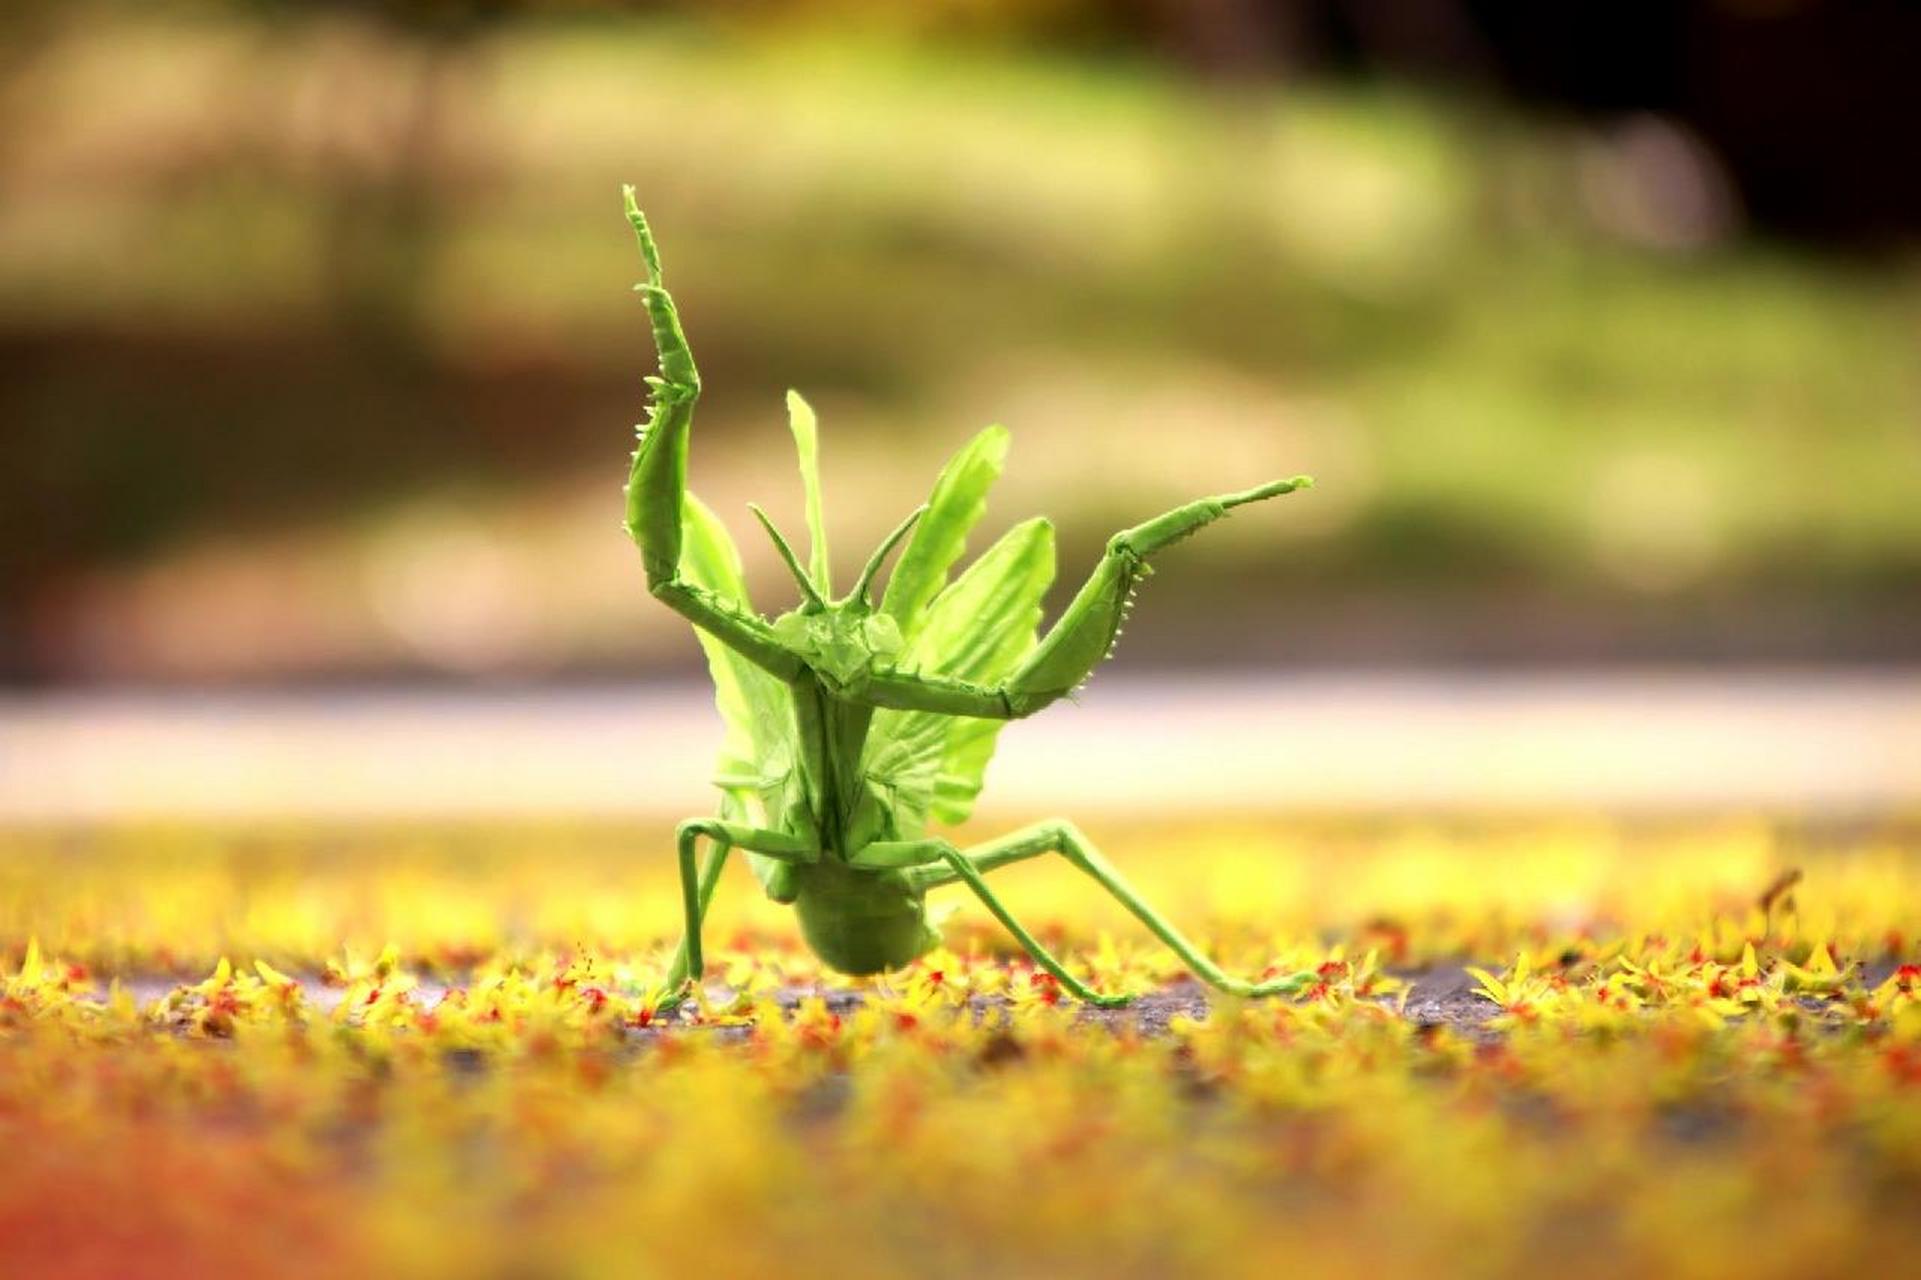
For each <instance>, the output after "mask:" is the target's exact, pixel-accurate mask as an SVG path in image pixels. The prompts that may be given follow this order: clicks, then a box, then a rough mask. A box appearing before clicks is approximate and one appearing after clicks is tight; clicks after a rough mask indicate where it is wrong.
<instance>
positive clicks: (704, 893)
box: [656, 818, 820, 1010]
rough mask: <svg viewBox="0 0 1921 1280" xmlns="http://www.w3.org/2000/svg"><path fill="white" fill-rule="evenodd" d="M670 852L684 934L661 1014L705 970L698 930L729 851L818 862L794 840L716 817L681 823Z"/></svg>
mask: <svg viewBox="0 0 1921 1280" xmlns="http://www.w3.org/2000/svg"><path fill="white" fill-rule="evenodd" d="M702 836H706V837H707V839H708V840H709V841H710V842H711V843H712V845H713V847H712V848H711V849H710V850H709V851H708V854H707V864H706V866H704V867H701V868H700V869H699V871H698V872H696V870H695V866H694V854H695V851H696V849H697V848H698V846H699V843H700V838H701V837H702ZM674 847H675V853H676V854H677V856H678V858H679V862H680V900H681V911H682V915H683V920H684V927H685V932H684V933H683V934H682V935H681V940H680V946H679V948H678V949H677V950H676V951H675V952H674V960H673V963H672V964H671V965H670V966H669V967H668V970H667V979H666V981H665V982H664V983H663V984H662V993H663V994H662V997H661V1000H660V1001H659V1003H658V1005H657V1006H656V1008H658V1009H661V1010H666V1009H671V1008H673V1007H674V1006H675V1005H678V1004H679V1003H680V1002H681V1000H682V999H683V998H684V996H685V988H686V987H687V986H688V984H689V983H693V982H699V981H700V979H701V976H702V975H703V974H704V973H706V971H707V962H706V957H705V956H704V955H703V954H702V951H701V941H700V931H701V925H702V923H703V922H704V921H705V920H706V918H707V907H708V905H709V904H710V903H711V902H712V901H713V900H714V890H715V888H716V887H717V886H718V885H719V884H720V873H721V871H722V870H723V869H724V868H725V866H726V864H727V854H728V851H729V850H731V849H734V848H741V849H747V850H749V851H751V852H754V853H759V854H765V855H766V856H767V857H770V858H774V859H777V860H779V861H782V862H815V861H818V860H819V858H820V851H819V850H818V849H816V848H814V846H813V845H811V844H810V843H808V842H807V841H805V840H802V839H800V838H799V837H797V836H790V835H786V834H783V833H782V832H779V831H765V830H762V829H761V828H759V827H750V826H746V825H744V824H742V823H738V822H723V821H721V820H719V819H717V818H689V819H688V820H687V821H685V822H683V823H681V824H680V826H679V827H678V828H677V829H676V830H675V832H674Z"/></svg>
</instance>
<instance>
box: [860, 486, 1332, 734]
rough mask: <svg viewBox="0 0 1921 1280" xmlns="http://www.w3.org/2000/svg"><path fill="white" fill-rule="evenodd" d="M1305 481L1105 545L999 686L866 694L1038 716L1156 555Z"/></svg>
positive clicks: (912, 703)
mask: <svg viewBox="0 0 1921 1280" xmlns="http://www.w3.org/2000/svg"><path fill="white" fill-rule="evenodd" d="M1312 483H1313V481H1312V480H1311V479H1309V478H1308V477H1307V476H1295V477H1293V478H1292V479H1288V480H1276V481H1274V482H1273V483H1272V484H1264V485H1261V486H1260V487H1259V488H1255V489H1248V490H1245V491H1243V492H1241V493H1226V494H1221V495H1220V496H1218V497H1213V498H1201V499H1199V500H1198V501H1195V502H1190V503H1188V504H1186V505H1185V506H1180V507H1176V508H1174V509H1173V510H1172V511H1169V512H1167V513H1165V514H1164V515H1159V516H1156V517H1155V518H1154V519H1152V520H1149V521H1147V522H1146V523H1144V524H1138V525H1135V526H1134V527H1133V528H1131V529H1123V530H1121V532H1119V533H1117V534H1115V535H1114V536H1113V537H1112V538H1110V539H1108V542H1107V551H1106V554H1104V555H1103V556H1102V557H1101V560H1100V563H1099V564H1097V565H1096V566H1094V572H1093V573H1092V574H1091V575H1089V577H1088V579H1087V582H1086V583H1085V584H1084V585H1083V586H1082V587H1081V589H1080V591H1079V592H1078V593H1077V594H1076V595H1075V596H1074V599H1073V601H1072V602H1071V603H1070V604H1069V605H1068V606H1067V609H1066V611H1065V612H1063V613H1062V614H1061V616H1060V619H1059V620H1058V621H1057V622H1055V624H1054V625H1053V626H1052V627H1051V628H1049V630H1048V632H1047V634H1046V635H1045V636H1043V637H1041V641H1040V643H1039V644H1038V645H1036V646H1035V648H1034V651H1033V652H1032V653H1031V654H1029V655H1028V656H1027V658H1026V659H1025V660H1023V661H1022V663H1021V664H1020V666H1018V667H1016V668H1015V669H1014V672H1013V674H1011V675H1010V676H1008V677H1007V678H1006V679H1005V680H1003V681H1002V682H1001V683H999V684H997V685H975V684H969V683H967V682H966V681H961V680H951V679H946V678H943V677H939V676H926V675H920V674H918V673H914V672H905V671H902V672H882V673H879V674H876V675H875V676H873V677H872V678H871V680H870V681H869V683H868V685H867V687H866V696H867V698H868V700H870V701H871V702H873V703H874V704H875V705H876V706H882V707H897V708H900V709H903V710H909V711H936V712H943V713H946V714H949V715H964V716H983V717H988V718H992V719H1016V718H1019V717H1021V716H1029V715H1032V714H1033V713H1034V712H1036V711H1039V710H1040V709H1041V708H1042V707H1044V706H1046V705H1047V704H1048V703H1050V702H1053V701H1054V700H1055V699H1057V698H1060V697H1062V696H1064V695H1065V694H1068V693H1071V692H1072V691H1073V690H1074V689H1076V688H1078V687H1079V686H1080V685H1081V683H1082V682H1083V681H1085V680H1086V679H1087V677H1088V675H1089V674H1090V673H1091V672H1092V671H1093V670H1094V668H1095V667H1097V666H1099V665H1100V663H1101V661H1102V660H1103V659H1104V658H1106V657H1107V655H1108V654H1109V653H1110V652H1111V651H1112V650H1113V648H1114V640H1115V637H1116V636H1118V635H1119V634H1120V629H1121V623H1122V622H1123V621H1125V620H1126V617H1127V611H1128V609H1129V608H1131V607H1132V605H1131V601H1132V597H1133V594H1134V589H1135V587H1137V586H1138V585H1139V584H1140V582H1141V580H1142V579H1144V578H1146V577H1147V576H1148V575H1149V574H1150V573H1152V572H1153V570H1152V569H1150V568H1149V567H1148V563H1147V561H1148V558H1149V557H1150V556H1152V555H1153V554H1154V553H1155V552H1157V551H1160V550H1161V549H1162V548H1164V547H1167V546H1169V545H1171V544H1173V543H1176V542H1179V541H1180V540H1181V539H1183V538H1186V537H1190V536H1192V535H1193V534H1195V533H1198V532H1199V531H1200V530H1201V529H1204V528H1206V527H1207V526H1208V525H1210V524H1212V523H1214V522H1215V521H1216V520H1219V519H1221V518H1222V517H1223V516H1225V515H1226V514H1227V513H1228V512H1229V511H1230V510H1232V509H1233V508H1235V507H1239V506H1245V505H1246V504H1248V503H1250V502H1260V501H1262V500H1264V499H1267V498H1273V497H1278V496H1279V495H1281V494H1283V493H1292V492H1294V491H1295V490H1296V489H1304V488H1307V487H1308V486H1309V485H1311V484H1312Z"/></svg>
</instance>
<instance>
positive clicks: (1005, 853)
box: [854, 819, 1315, 1008]
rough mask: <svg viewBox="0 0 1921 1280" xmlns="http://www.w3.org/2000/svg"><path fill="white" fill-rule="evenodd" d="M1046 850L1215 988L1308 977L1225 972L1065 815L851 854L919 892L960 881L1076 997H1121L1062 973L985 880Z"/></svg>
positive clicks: (1120, 1000)
mask: <svg viewBox="0 0 1921 1280" xmlns="http://www.w3.org/2000/svg"><path fill="white" fill-rule="evenodd" d="M1047 853H1058V854H1060V855H1061V856H1062V857H1064V858H1066V859H1067V860H1068V861H1069V862H1071V863H1073V864H1074V865H1075V866H1076V867H1078V868H1080V869H1081V870H1082V871H1084V872H1086V873H1087V874H1088V875H1089V876H1091V877H1093V879H1094V880H1095V881H1096V882H1098V883H1099V884H1100V886H1101V887H1102V888H1104V889H1106V890H1107V891H1108V893H1110V894H1112V895H1113V897H1114V899H1115V900H1116V901H1117V902H1119V903H1120V904H1121V905H1122V906H1123V907H1125V908H1127V911H1128V914H1130V915H1132V916H1133V917H1134V918H1135V919H1136V920H1139V921H1140V922H1141V923H1142V924H1144V925H1146V926H1147V928H1148V930H1149V932H1151V933H1153V935H1154V936H1155V937H1157V938H1159V939H1160V940H1161V941H1162V942H1164V943H1166V944H1167V946H1168V949H1169V950H1171V951H1173V952H1174V954H1175V955H1177V956H1179V957H1180V958H1181V962H1182V963H1183V964H1185V965H1187V967H1188V968H1189V969H1191V970H1193V971H1194V973H1195V974H1196V975H1198V976H1199V977H1200V978H1201V979H1202V980H1203V981H1204V982H1206V983H1208V984H1209V985H1210V986H1212V987H1214V988H1216V989H1217V990H1220V991H1224V992H1226V993H1227V994H1229V995H1234V996H1245V997H1259V996H1278V995H1292V994H1294V993H1295V992H1297V991H1300V990H1301V989H1303V988H1304V987H1306V986H1308V985H1310V984H1311V983H1312V982H1313V981H1314V978H1315V975H1314V974H1313V973H1312V972H1308V971H1303V972H1299V973H1292V974H1288V975H1286V976H1285V977H1279V978H1271V979H1268V980H1266V981H1264V982H1248V981H1246V980H1244V979H1241V978H1235V977H1232V976H1231V975H1229V974H1228V973H1226V972H1224V971H1223V970H1222V969H1221V967H1220V966H1219V965H1217V964H1215V963H1214V962H1213V961H1212V960H1210V959H1208V958H1207V957H1206V956H1205V955H1203V954H1202V953H1201V952H1200V950H1199V949H1198V948H1196V947H1195V946H1194V944H1193V943H1192V942H1190V941H1188V939H1187V937H1186V936H1185V935H1184V934H1182V933H1181V931H1180V930H1178V929H1176V928H1175V927H1174V926H1173V925H1172V924H1171V923H1169V922H1168V921H1167V920H1166V919H1165V918H1164V917H1163V916H1162V915H1161V914H1160V913H1159V912H1158V911H1156V910H1154V908H1153V907H1151V906H1149V905H1148V904H1147V902H1146V900H1145V899H1143V898H1142V897H1141V896H1140V894H1139V893H1138V892H1137V891H1136V890H1135V889H1134V887H1133V886H1132V885H1130V884H1128V883H1127V880H1126V878H1125V877H1124V876H1122V875H1121V873H1120V872H1119V871H1118V870H1117V869H1116V868H1115V867H1114V866H1113V864H1112V863H1110V862H1108V861H1107V859H1106V858H1104V857H1102V856H1101V853H1100V851H1099V850H1098V849H1096V848H1095V847H1094V845H1093V843H1092V842H1091V841H1089V840H1088V838H1087V837H1086V836H1085V835H1083V834H1082V833H1081V830H1080V828H1078V827H1076V826H1075V825H1074V824H1073V823H1071V822H1067V821H1064V820H1060V819H1055V820H1053V821H1048V822H1039V823H1036V824H1034V825H1033V826H1031V827H1024V828H1022V829H1021V830H1019V831H1015V832H1013V833H1011V834H1009V835H1005V836H1002V837H1001V838H1000V839H998V840H990V841H988V842H987V843H985V844H979V845H975V846H974V847H972V848H971V849H967V850H965V851H963V850H960V849H956V848H955V847H954V846H953V845H951V844H949V843H948V842H947V841H945V840H915V841H903V842H896V843H889V844H874V845H869V846H868V847H867V848H866V849H863V850H862V851H861V852H860V854H858V855H857V856H856V857H855V859H854V862H855V865H867V866H875V867H883V866H893V867H907V868H910V869H909V870H908V872H907V875H908V882H909V883H910V884H911V885H912V886H913V887H914V888H916V889H919V890H922V891H925V890H928V889H934V888H939V887H940V886H942V885H947V884H953V883H955V882H956V881H959V882H961V883H963V884H965V885H966V886H967V887H968V888H970V889H972V890H973V891H974V895H975V896H976V897H978V898H979V899H980V900H981V902H982V903H983V904H984V905H985V906H986V907H987V909H988V910H989V911H991V912H992V913H993V914H994V918H995V919H997V920H999V921H1000V922H1001V924H1002V926H1004V927H1005V928H1006V929H1007V931H1008V932H1009V933H1011V934H1013V935H1014V938H1015V939H1016V940H1017V941H1018V942H1019V943H1020V944H1021V946H1022V948H1023V949H1025V950H1026V952H1027V953H1028V954H1029V955H1031V956H1032V957H1034V962H1035V963H1036V964H1038V965H1040V966H1041V968H1043V969H1045V970H1046V971H1047V972H1048V973H1050V974H1052V975H1054V977H1055V978H1056V979H1057V980H1058V981H1059V982H1060V983H1061V985H1062V986H1065V987H1066V988H1067V989H1068V990H1069V991H1071V992H1072V993H1073V994H1074V995H1075V996H1076V997H1078V998H1079V999H1081V1000H1085V1001H1086V1002H1087V1003H1089V1004H1092V1005H1097V1006H1100V1007H1103V1008H1113V1007H1116V1006H1119V1005H1124V1004H1126V1003H1127V1002H1128V1001H1129V1000H1130V999H1131V997H1129V996H1114V995H1103V994H1101V993H1100V992H1097V991H1095V990H1093V989H1092V988H1091V987H1089V986H1087V984H1085V983H1083V982H1081V981H1080V980H1079V979H1078V978H1076V977H1074V976H1073V975H1072V974H1070V973H1068V972H1067V970H1066V969H1065V968H1063V967H1062V965H1061V963H1060V961H1059V960H1057V959H1056V958H1055V957H1054V955H1053V954H1052V953H1051V952H1049V951H1048V950H1047V948H1046V947H1044V946H1042V945H1041V943H1040V941H1039V939H1037V938H1035V937H1034V935H1033V934H1032V933H1030V932H1028V930H1027V928H1026V927H1025V926H1024V925H1022V924H1021V922H1020V921H1019V920H1018V919H1016V918H1015V917H1014V914H1013V913H1012V912H1011V911H1009V910H1008V909H1007V907H1006V906H1005V905H1004V904H1003V903H1002V902H1001V900H1000V898H999V896H998V895H997V894H995V893H994V891H993V890H992V889H990V888H989V887H988V885H987V880H986V876H987V874H988V873H989V872H991V871H993V870H995V869H996V868H998V867H1004V866H1007V865H1009V864H1010V863H1015V862H1024V861H1026V860H1027V859H1029V858H1037V857H1040V856H1041V855H1042V854H1047Z"/></svg>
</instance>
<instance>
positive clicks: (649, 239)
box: [623, 187, 799, 678]
mask: <svg viewBox="0 0 1921 1280" xmlns="http://www.w3.org/2000/svg"><path fill="white" fill-rule="evenodd" d="M623 194H624V197H625V201H626V209H627V219H628V221H629V222H631V223H632V224H633V228H634V235H635V237H636V238H637V239H638V240H639V241H640V256H641V260H642V261H643V262H645V263H646V266H647V274H648V280H647V281H646V282H645V283H643V284H640V285H636V286H635V289H636V291H637V292H638V293H639V294H640V297H641V301H642V302H643V303H645V304H646V307H647V318H648V321H649V323H650V325H651V326H652V328H653V334H654V349H655V351H656V352H657V354H658V362H659V366H660V372H659V374H658V375H657V376H655V377H650V378H648V379H647V386H648V388H649V390H650V392H651V398H650V400H649V403H648V407H647V421H646V423H645V424H644V425H643V426H642V427H641V428H640V438H639V440H638V442H637V443H636V445H635V447H634V458H633V466H632V468H631V469H630V470H629V472H628V475H627V517H626V526H627V533H628V536H629V537H631V538H633V540H634V542H635V543H636V544H637V545H638V546H639V547H640V556H641V562H642V563H643V564H644V565H645V566H646V569H647V587H648V590H650V591H651V592H653V594H654V596H655V598H656V599H658V600H660V601H661V603H663V604H665V605H667V606H668V607H669V608H671V609H673V610H674V611H675V612H676V613H678V614H680V615H681V616H682V617H684V618H686V619H687V620H688V621H689V622H691V623H693V624H694V625H695V626H697V627H700V628H702V629H704V630H706V631H709V632H711V633H712V634H714V635H716V636H718V637H719V638H720V639H721V640H722V641H723V642H725V643H726V644H727V645H728V646H729V647H731V648H733V649H735V650H736V651H738V652H739V653H741V654H743V655H745V656H746V657H747V658H748V659H749V660H750V661H752V662H754V663H756V664H757V665H759V666H761V667H765V668H766V669H768V670H770V671H772V672H774V673H775V674H776V675H778V676H781V677H782V678H791V677H792V676H793V675H795V674H796V673H797V672H798V670H799V662H798V661H797V660H796V659H795V658H794V656H793V655H792V654H791V653H789V652H788V651H787V650H786V649H785V648H784V647H783V646H781V645H780V644H779V642H777V641H776V640H775V639H774V635H773V629H772V628H771V627H769V626H768V625H767V623H766V622H765V620H763V619H761V618H760V617H758V616H757V615H754V614H752V613H750V612H748V611H747V610H745V609H743V608H741V607H740V606H738V605H736V604H734V603H733V602H732V601H729V600H726V599H723V598H721V597H719V596H717V595H715V594H714V593H713V592H711V591H708V590H706V589H705V588H702V587H700V586H697V585H695V584H694V583H691V582H687V581H686V580H684V579H683V578H682V576H681V572H680V552H681V539H682V530H683V529H684V527H685V525H684V521H685V519H686V511H685V508H686V505H687V445H688V438H689V436H690V435H691V434H692V431H693V425H694V404H695V402H696V401H698V400H699V399H700V372H699V370H698V369H696V368H695V367H694V353H693V351H692V350H691V349H690V348H689V347H688V345H687V335H686V334H685V333H684V332H682V330H681V327H680V314H679V312H678V311H676V310H675V308H674V298H673V295H672V294H670V293H668V292H667V290H666V288H665V287H664V286H663V285H662V284H661V272H660V251H659V249H657V248H656V247H655V245H654V236H653V232H652V231H651V230H649V229H648V226H647V218H646V216H645V215H643V214H642V213H641V211H640V208H639V206H638V205H637V204H635V202H634V189H633V188H632V187H627V188H625V189H624V192H623Z"/></svg>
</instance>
